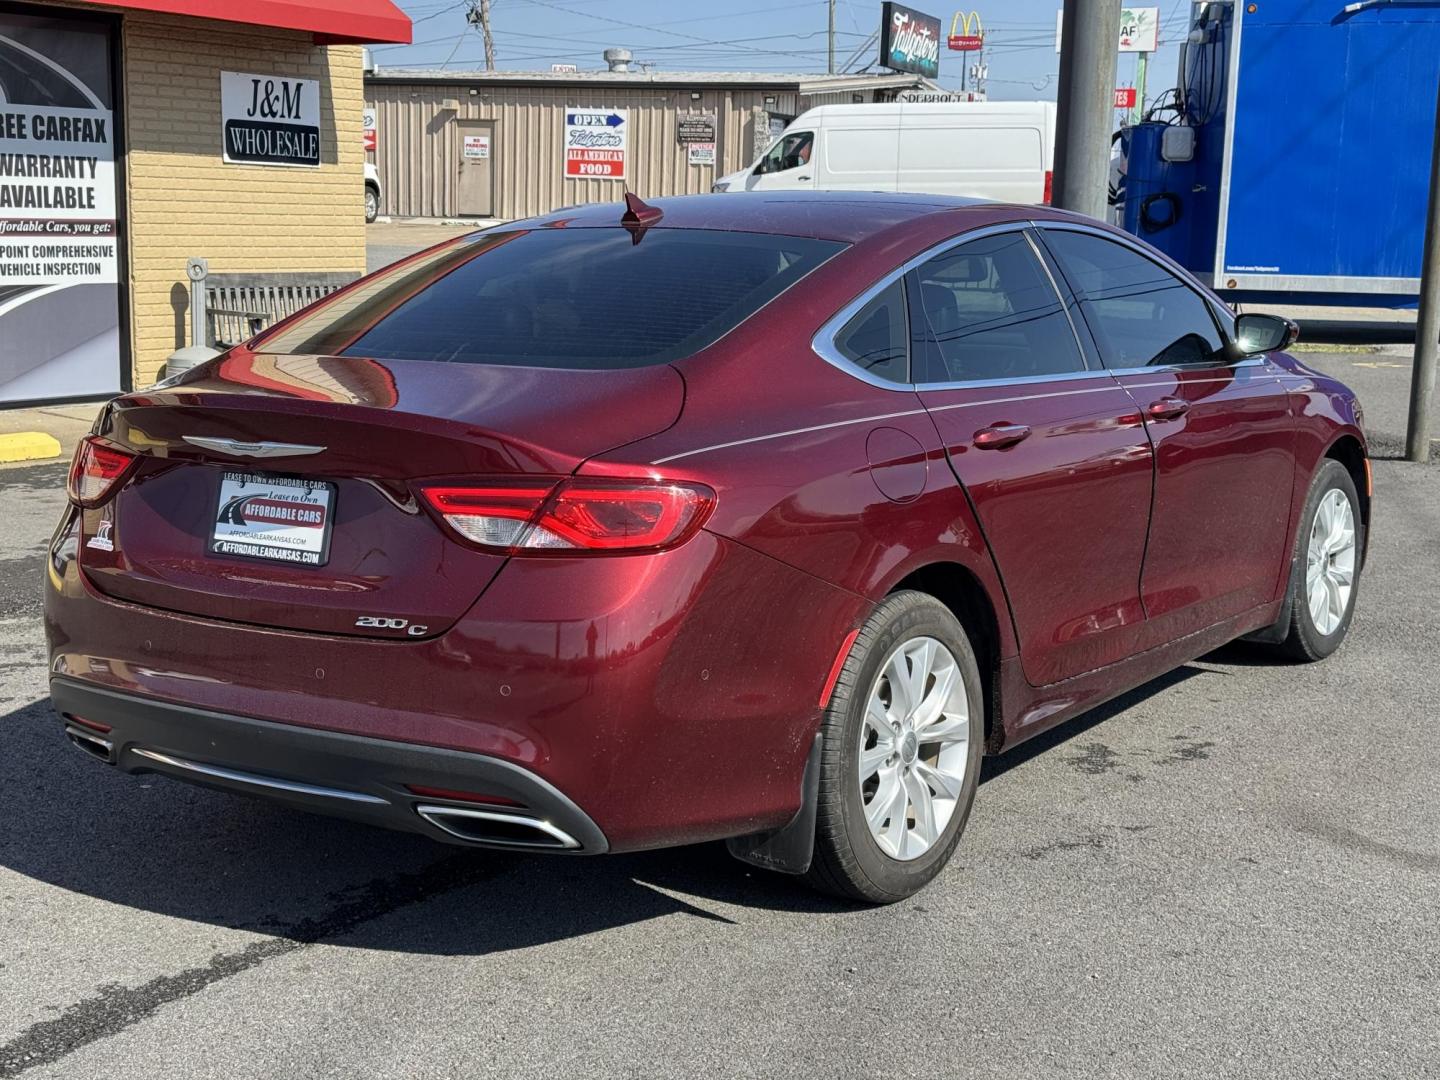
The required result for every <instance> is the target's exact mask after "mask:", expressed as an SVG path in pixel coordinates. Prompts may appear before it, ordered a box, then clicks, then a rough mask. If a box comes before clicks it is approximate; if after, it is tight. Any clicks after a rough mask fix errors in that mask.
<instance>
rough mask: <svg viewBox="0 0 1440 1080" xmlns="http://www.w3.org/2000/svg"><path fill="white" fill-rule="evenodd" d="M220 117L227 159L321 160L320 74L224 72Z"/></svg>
mask: <svg viewBox="0 0 1440 1080" xmlns="http://www.w3.org/2000/svg"><path fill="white" fill-rule="evenodd" d="M220 119H221V125H222V129H223V130H222V132H221V137H222V138H223V140H224V148H225V160H226V161H227V162H231V163H234V164H242V165H301V166H310V167H318V166H319V164H320V83H319V82H318V81H316V80H315V79H289V78H285V77H284V76H281V75H246V74H241V73H239V72H235V71H222V72H221V73H220Z"/></svg>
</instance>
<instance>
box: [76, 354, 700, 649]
mask: <svg viewBox="0 0 1440 1080" xmlns="http://www.w3.org/2000/svg"><path fill="white" fill-rule="evenodd" d="M683 396H684V384H683V381H682V379H681V378H680V376H679V374H678V373H677V372H676V371H675V370H674V369H673V368H671V367H669V366H666V365H659V366H652V367H645V368H635V369H627V370H619V371H599V372H592V371H574V370H566V369H538V368H517V367H490V366H486V365H483V364H464V365H450V364H437V363H427V362H420V361H409V362H383V363H382V362H379V361H376V360H371V359H365V358H358V357H321V356H306V355H301V356H296V355H274V354H265V353H250V352H247V351H246V350H243V349H237V350H234V351H232V352H231V353H229V354H227V355H226V356H225V357H223V358H221V359H220V360H218V361H216V362H215V363H213V364H212V365H210V366H208V367H207V368H206V369H203V370H201V371H200V372H198V373H197V374H196V375H194V376H191V377H190V378H189V379H187V381H186V382H185V383H183V384H181V385H178V386H175V387H172V388H168V389H161V390H155V391H143V392H137V393H132V394H129V395H126V396H125V397H122V398H120V399H118V400H117V401H116V402H115V404H114V406H113V407H112V409H111V413H110V416H111V430H110V431H109V432H108V437H109V438H111V439H112V440H114V441H115V442H116V443H118V444H120V445H122V446H124V447H127V448H128V449H130V450H131V451H133V452H135V453H137V454H139V455H141V460H140V462H139V464H138V465H137V467H136V468H135V469H134V470H133V472H132V473H131V475H130V477H129V478H128V480H127V481H126V483H125V484H124V486H123V488H122V489H121V490H120V492H119V493H118V494H117V495H116V496H115V497H114V498H113V499H111V500H109V501H108V502H107V503H106V504H105V505H103V506H101V507H99V508H97V509H94V510H87V511H85V512H84V515H83V519H84V524H83V530H84V531H83V536H82V540H81V564H82V566H83V567H84V570H85V572H86V574H87V576H88V577H89V579H90V580H91V582H93V583H94V585H95V587H96V588H97V589H99V590H100V591H101V592H103V593H105V594H106V595H109V596H111V597H113V598H115V599H118V600H125V601H129V602H133V603H137V604H144V605H146V606H150V607H155V608H162V609H166V610H170V611H175V612H183V613H186V614H191V615H199V616H204V617H209V618H218V619H226V620H230V621H235V622H245V623H254V624H259V625H263V626H269V627H277V628H285V629H292V630H303V631H312V632H321V633H333V634H359V635H366V636H380V637H399V638H406V639H415V638H423V637H430V636H434V635H435V634H438V633H442V632H443V631H444V630H446V629H447V628H448V627H449V626H451V625H452V624H453V623H454V622H455V620H456V619H458V618H459V617H460V615H462V614H463V613H464V611H465V610H466V609H467V608H468V607H469V606H470V605H471V604H472V603H473V602H474V601H475V599H476V598H477V597H478V596H479V595H480V593H481V592H482V591H483V590H484V589H485V587H486V586H487V585H488V584H489V582H490V581H491V580H492V579H493V577H494V575H495V574H496V572H498V570H499V568H500V567H501V566H502V565H503V564H504V558H503V557H502V556H499V555H495V554H492V553H487V552H484V551H480V550H477V549H475V548H473V547H470V546H469V545H467V544H465V543H463V542H462V541H460V540H458V539H456V538H455V537H454V535H453V534H452V533H451V532H450V531H448V530H447V529H446V528H445V527H444V526H443V525H442V524H440V523H439V522H438V521H437V520H436V519H435V518H434V517H433V516H432V515H431V514H430V513H429V512H428V511H427V510H425V508H424V507H423V506H422V505H421V504H420V502H419V501H418V500H417V499H416V498H415V495H414V490H413V484H414V482H415V481H417V480H420V479H430V478H468V477H480V476H489V477H494V476H515V475H539V476H554V477H560V476H563V475H566V474H568V473H570V472H572V471H573V470H574V469H575V468H576V467H577V466H578V465H579V464H580V463H581V462H582V461H584V460H585V459H586V458H587V457H590V456H593V455H595V454H599V453H603V452H605V451H606V450H610V449H613V448H615V447H617V446H622V445H624V444H626V443H628V442H632V441H634V440H636V439H640V438H644V437H645V436H647V435H651V434H654V433H656V432H659V431H662V430H664V429H665V428H667V427H669V426H670V425H671V424H673V423H674V422H675V420H676V419H677V418H678V416H679V413H680V408H681V404H682V401H683ZM222 493H223V494H224V496H225V499H224V502H223V503H222V498H221V497H222ZM222 517H226V518H229V519H235V518H237V517H238V518H239V519H240V520H242V522H243V521H245V520H249V521H251V522H254V521H255V520H257V517H258V520H259V521H260V522H261V523H262V524H263V523H265V522H270V523H273V524H284V525H286V526H287V528H290V529H291V530H292V531H291V535H301V534H303V536H304V537H305V539H304V540H303V543H304V545H306V546H307V547H308V548H310V549H313V551H307V552H306V553H305V554H304V555H303V556H295V555H293V554H292V555H291V556H289V561H282V560H281V559H279V558H275V557H274V556H277V555H282V554H284V552H283V551H280V550H277V549H276V548H274V547H270V546H266V545H264V544H251V543H249V542H248V541H247V542H245V543H240V544H237V543H233V542H232V541H224V538H225V537H226V536H231V537H233V536H234V535H235V534H236V533H237V531H239V532H243V530H236V529H234V528H232V527H228V526H227V527H223V528H220V532H219V533H217V527H219V526H218V525H217V522H218V519H220V518H222ZM254 527H256V528H259V526H254ZM306 528H309V529H311V530H314V531H312V532H308V533H307V532H305V529H306ZM295 530H299V532H298V533H297V532H295ZM321 533H323V534H324V535H323V537H322V536H321V535H320V534H321ZM266 535H273V534H271V533H268V532H266ZM217 537H219V539H221V540H222V541H224V542H223V543H221V544H220V547H221V550H219V551H217V550H216V547H217ZM322 541H323V542H322ZM256 550H258V551H260V552H264V553H268V554H269V555H271V556H272V557H271V558H259V557H255V551H256ZM303 560H312V561H309V562H307V561H303ZM316 563H318V564H316Z"/></svg>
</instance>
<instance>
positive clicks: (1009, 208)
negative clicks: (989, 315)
mask: <svg viewBox="0 0 1440 1080" xmlns="http://www.w3.org/2000/svg"><path fill="white" fill-rule="evenodd" d="M648 205H650V206H653V207H655V208H657V209H659V210H661V211H662V212H663V215H664V216H663V217H661V218H660V220H659V221H657V222H655V223H654V225H653V226H651V227H653V228H662V229H718V230H723V231H727V232H759V233H775V234H778V235H783V236H806V237H812V238H814V239H817V240H838V241H843V242H845V243H858V242H859V241H861V240H866V239H869V238H871V237H874V236H878V235H879V234H881V233H884V232H888V231H890V230H891V229H894V228H895V227H896V226H902V225H908V224H912V223H914V222H917V221H921V220H923V219H925V218H928V217H932V216H939V215H942V214H943V215H947V216H949V215H954V214H955V212H956V211H957V210H973V211H974V212H975V217H976V222H975V223H976V224H977V225H978V224H983V223H984V222H985V221H986V220H1001V219H1003V218H1004V217H1006V216H1007V212H1008V216H1011V217H1025V216H1030V215H1034V214H1035V212H1036V210H1037V209H1038V208H1037V207H1033V206H1018V205H1012V204H1006V203H996V202H991V201H989V200H986V199H971V198H964V197H961V196H954V195H910V194H903V193H897V192H886V191H749V192H733V193H725V194H715V195H679V196H675V197H673V198H665V199H654V200H650V201H648ZM624 213H625V204H624V203H623V202H614V203H590V204H587V205H585V206H573V207H567V208H565V209H563V210H556V211H554V212H553V213H550V214H544V215H542V216H540V217H535V218H527V219H524V220H521V221H515V222H511V223H510V224H509V225H508V226H500V228H513V229H566V228H571V229H577V228H589V229H594V228H613V227H616V226H618V225H620V224H622V222H621V220H620V219H621V215H622V214H624Z"/></svg>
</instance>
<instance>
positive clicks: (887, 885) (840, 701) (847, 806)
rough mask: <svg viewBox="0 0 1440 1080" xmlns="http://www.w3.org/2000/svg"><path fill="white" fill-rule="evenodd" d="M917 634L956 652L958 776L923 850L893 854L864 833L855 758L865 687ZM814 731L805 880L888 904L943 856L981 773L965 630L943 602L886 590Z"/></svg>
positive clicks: (980, 721) (914, 886) (976, 694)
mask: <svg viewBox="0 0 1440 1080" xmlns="http://www.w3.org/2000/svg"><path fill="white" fill-rule="evenodd" d="M917 637H931V638H934V639H935V640H936V641H939V642H940V643H941V644H943V645H944V646H945V647H946V648H947V649H949V651H950V654H951V656H953V657H954V659H955V662H956V668H957V669H958V671H959V674H960V678H961V681H962V682H963V684H964V687H965V695H966V699H967V702H968V704H969V709H968V713H969V716H968V722H969V747H968V757H967V760H966V762H965V768H964V781H963V785H962V787H961V789H960V792H959V794H958V795H957V796H956V801H955V807H954V810H953V812H952V814H951V817H950V820H949V822H948V823H947V824H946V826H945V828H944V830H943V831H942V832H941V833H940V835H939V837H938V838H937V839H936V840H935V842H934V843H933V844H932V845H931V846H930V847H929V848H928V849H927V850H925V852H924V854H922V855H920V856H919V857H917V858H914V859H911V860H906V861H902V860H900V859H897V858H893V857H891V856H890V855H889V854H888V853H887V852H885V851H884V850H883V849H882V848H881V847H880V845H879V843H877V842H876V839H875V837H874V836H873V835H872V834H871V831H870V827H869V825H868V823H867V822H866V820H865V808H864V794H863V792H862V788H861V781H860V776H859V771H858V768H857V764H858V761H859V752H860V745H859V744H860V739H861V737H862V734H863V732H864V718H865V709H866V705H867V702H868V700H869V696H870V692H871V689H872V687H874V686H875V684H876V681H877V679H878V678H879V677H880V674H881V671H882V668H883V665H885V664H886V663H887V662H888V660H889V658H890V656H891V654H892V653H893V652H894V651H895V650H896V649H897V648H899V647H900V646H901V645H902V644H904V643H905V642H907V641H910V640H912V639H914V638H917ZM821 732H822V741H821V746H822V751H821V760H820V791H819V797H818V805H817V809H818V813H817V819H816V824H815V854H814V859H813V860H812V862H811V865H810V870H809V871H808V872H807V873H806V875H805V880H806V882H807V883H808V884H809V885H811V886H812V887H813V888H816V889H819V890H820V891H822V892H827V893H830V894H832V895H835V896H840V897H844V898H846V899H850V900H859V901H864V902H866V903H872V904H891V903H894V902H896V901H897V900H904V899H905V898H906V897H908V896H913V895H914V894H915V893H916V892H918V891H919V890H920V889H921V888H923V887H924V886H925V885H926V884H927V883H928V882H929V881H930V880H931V879H932V878H934V877H935V875H936V874H938V873H939V872H940V871H941V870H942V869H943V868H944V866H945V864H946V863H947V862H948V861H949V860H950V855H951V853H952V852H953V851H954V850H955V845H956V844H957V843H958V842H959V840H960V834H961V833H962V832H963V831H964V829H965V822H966V820H967V819H968V818H969V816H970V808H971V806H972V805H973V803H974V801H975V789H976V788H977V787H978V786H979V782H980V758H981V755H982V753H983V745H982V743H983V740H984V734H985V720H984V697H983V695H982V692H981V684H980V669H979V666H978V665H977V664H976V662H975V651H974V650H973V649H972V648H971V646H970V639H969V638H968V637H967V636H966V634H965V630H964V628H963V627H961V625H960V623H959V622H958V621H956V619H955V616H954V615H953V614H951V612H950V609H949V608H947V607H946V606H945V605H944V604H942V603H940V602H939V601H938V600H936V599H935V598H934V597H932V596H929V595H927V594H925V593H920V592H899V593H895V594H893V595H891V596H889V597H887V598H886V599H885V601H884V602H883V603H882V604H880V606H879V607H878V608H876V610H875V612H874V613H873V614H872V615H871V616H870V618H869V619H868V620H866V622H865V625H864V627H862V628H861V630H860V633H859V635H858V636H857V637H856V639H855V644H854V645H853V646H852V647H851V649H850V655H849V656H848V657H847V658H846V660H845V663H844V666H843V667H842V668H841V671H840V676H839V679H838V680H837V681H836V684H835V689H834V692H833V693H832V694H831V697H830V704H829V707H828V708H827V709H826V711H825V718H824V720H823V722H822V724H821Z"/></svg>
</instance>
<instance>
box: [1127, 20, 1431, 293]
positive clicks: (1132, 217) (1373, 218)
mask: <svg viewBox="0 0 1440 1080" xmlns="http://www.w3.org/2000/svg"><path fill="white" fill-rule="evenodd" d="M1179 67H1180V71H1179V77H1178V79H1177V83H1176V87H1175V89H1173V90H1170V91H1167V92H1166V93H1165V94H1164V95H1163V96H1162V97H1161V98H1160V99H1158V100H1157V101H1156V103H1155V104H1154V105H1153V106H1152V107H1151V108H1150V109H1149V110H1148V112H1147V113H1146V119H1145V121H1144V122H1142V123H1140V124H1137V125H1135V126H1133V127H1127V128H1125V129H1123V130H1122V132H1121V133H1120V138H1121V146H1122V154H1123V157H1124V164H1123V172H1124V177H1123V181H1122V182H1121V183H1120V184H1119V185H1118V188H1119V190H1118V194H1117V199H1118V200H1119V201H1118V202H1117V207H1116V209H1117V213H1118V217H1119V220H1120V223H1121V224H1122V225H1123V227H1124V228H1126V229H1127V230H1128V231H1130V232H1133V233H1135V234H1136V235H1138V236H1140V237H1142V238H1144V239H1145V240H1147V241H1149V242H1150V243H1152V244H1154V245H1156V246H1157V247H1159V248H1161V249H1162V250H1164V251H1165V252H1166V253H1167V254H1169V255H1170V256H1171V257H1172V258H1174V259H1176V260H1177V261H1178V262H1179V263H1181V265H1183V266H1185V267H1186V268H1187V269H1189V270H1191V271H1192V272H1194V273H1195V274H1197V275H1198V276H1200V277H1201V278H1202V280H1205V281H1207V282H1209V283H1211V284H1212V285H1213V287H1215V288H1216V289H1217V290H1219V291H1220V292H1221V293H1222V295H1224V296H1226V297H1227V299H1230V300H1232V301H1237V302H1273V301H1275V300H1284V301H1286V302H1288V303H1291V304H1324V305H1334V306H1382V307H1408V306H1414V304H1415V302H1416V297H1417V294H1418V292H1419V286H1420V263H1421V248H1422V244H1423V240H1424V233H1425V210H1426V202H1427V197H1428V186H1429V176H1430V158H1431V147H1432V142H1433V139H1434V134H1435V101H1436V85H1437V79H1440V3H1434V2H1426V0H1358V2H1348V3H1347V0H1254V2H1253V3H1252V2H1248V0H1242V2H1239V3H1198V4H1194V5H1193V6H1192V21H1191V28H1190V32H1189V37H1188V39H1187V41H1186V43H1185V44H1184V45H1183V46H1182V48H1181V56H1180V64H1179Z"/></svg>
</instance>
